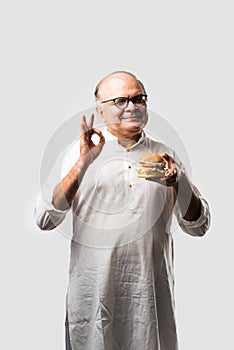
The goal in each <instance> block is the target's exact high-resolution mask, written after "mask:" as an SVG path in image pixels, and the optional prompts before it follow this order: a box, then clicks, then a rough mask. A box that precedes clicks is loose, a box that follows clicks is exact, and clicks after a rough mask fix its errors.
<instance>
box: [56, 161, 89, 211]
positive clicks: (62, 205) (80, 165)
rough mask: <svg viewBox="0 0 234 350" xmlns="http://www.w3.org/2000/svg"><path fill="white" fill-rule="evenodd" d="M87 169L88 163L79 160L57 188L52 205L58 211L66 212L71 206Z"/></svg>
mask: <svg viewBox="0 0 234 350" xmlns="http://www.w3.org/2000/svg"><path fill="white" fill-rule="evenodd" d="M87 168H88V164H87V162H85V161H82V160H78V161H77V162H76V163H75V165H74V166H73V167H72V168H71V170H70V171H69V172H68V174H67V175H66V176H65V177H64V178H63V179H62V181H61V182H60V183H59V184H58V185H57V186H56V187H55V189H54V193H53V201H52V203H53V205H54V207H55V208H56V209H58V210H66V209H68V208H69V207H70V206H71V204H72V202H73V199H74V197H75V194H76V192H77V190H78V188H79V185H80V183H81V180H82V178H83V176H84V174H85V171H86V170H87Z"/></svg>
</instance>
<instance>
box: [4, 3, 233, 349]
mask: <svg viewBox="0 0 234 350" xmlns="http://www.w3.org/2000/svg"><path fill="white" fill-rule="evenodd" d="M1 7H2V9H1V21H0V23H1V24H0V25H1V31H0V32H1V125H2V127H1V205H2V208H1V213H2V217H1V241H2V242H1V254H0V256H1V265H0V266H1V289H0V290H1V298H0V303H1V305H0V310H1V338H0V348H1V349H4V350H13V349H16V348H17V349H24V350H32V349H33V350H42V349H43V350H63V349H64V318H65V296H66V288H67V282H68V264H69V243H70V242H69V240H68V239H67V238H66V237H65V236H64V235H62V234H61V233H60V232H59V231H58V230H54V231H52V232H42V231H40V230H39V229H38V228H37V227H36V225H35V222H34V219H33V210H34V205H35V201H36V198H37V195H38V193H39V190H40V175H39V174H40V168H41V161H42V158H43V154H44V152H45V149H46V147H47V144H48V142H49V140H50V139H51V137H52V135H53V134H54V133H55V131H56V130H57V129H58V127H59V126H60V125H62V124H63V123H64V122H65V121H66V120H68V119H69V118H71V117H72V116H73V115H75V114H76V113H78V112H80V111H82V110H85V109H87V108H90V107H92V106H93V102H94V99H93V90H94V87H95V84H96V83H97V82H98V81H99V80H100V79H101V78H102V77H103V76H104V75H106V74H108V73H110V72H111V71H113V70H119V69H123V70H129V71H131V72H132V73H134V74H136V75H137V76H138V77H139V78H140V79H141V80H142V81H143V83H144V84H145V86H146V89H147V92H148V94H149V107H150V108H151V109H152V110H153V111H155V112H157V113H158V114H159V115H161V116H162V117H163V118H165V120H167V121H168V123H169V124H170V125H171V126H172V127H173V128H174V130H176V132H177V133H178V135H179V136H180V138H181V140H183V142H184V145H185V148H186V150H187V152H188V154H189V158H190V161H191V164H192V180H193V182H194V183H195V184H196V185H197V186H198V188H199V189H200V190H201V192H202V193H203V194H204V196H205V197H206V198H207V200H208V201H209V203H210V206H211V213H212V225H211V228H210V230H209V232H208V233H207V235H206V236H205V237H203V238H193V237H189V236H188V235H186V234H184V233H183V232H182V231H181V230H179V229H177V230H175V232H174V240H175V272H176V284H175V290H176V313H177V322H178V332H179V340H180V349H181V350H197V349H199V350H207V349H211V350H220V349H232V348H234V340H233V321H232V315H233V312H234V310H233V295H234V283H233V278H234V277H233V265H234V264H233V263H234V257H233V243H234V239H233V232H232V231H233V227H232V226H233V225H232V219H233V215H232V208H233V203H232V198H233V160H232V154H233V145H232V144H231V140H232V134H233V128H232V127H231V121H232V119H233V115H234V113H233V112H234V108H233V80H234V74H233V73H234V71H233V62H234V54H233V30H234V26H233V16H232V3H231V1H227V0H224V1H209V0H203V1H201V0H198V1H185V0H178V1H145V2H140V1H128V2H124V1H118V2H108V1H98V2H96V3H95V2H91V1H86V2H77V1H66V2H65V1H51V0H49V1H48V0H47V1H43V0H42V1H26V0H23V1H20V2H17V1H12V2H8V3H7V2H5V4H2V6H1ZM78 132H79V125H77V133H78Z"/></svg>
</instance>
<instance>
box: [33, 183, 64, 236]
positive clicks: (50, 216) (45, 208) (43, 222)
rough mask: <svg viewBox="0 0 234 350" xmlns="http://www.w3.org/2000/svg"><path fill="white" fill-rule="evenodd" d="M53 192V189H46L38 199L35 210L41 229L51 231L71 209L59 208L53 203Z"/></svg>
mask: <svg viewBox="0 0 234 350" xmlns="http://www.w3.org/2000/svg"><path fill="white" fill-rule="evenodd" d="M52 198H53V192H52V191H51V190H47V191H44V192H43V194H40V195H39V196H38V199H37V203H36V207H35V210H34V217H35V220H36V224H37V225H38V226H39V227H40V229H42V230H45V231H47V230H48V231H49V230H53V229H54V228H55V227H57V226H58V225H59V224H60V223H61V222H62V221H63V220H64V219H65V217H66V214H67V213H68V211H69V210H70V208H68V209H67V210H58V209H56V208H55V207H54V206H53V204H52Z"/></svg>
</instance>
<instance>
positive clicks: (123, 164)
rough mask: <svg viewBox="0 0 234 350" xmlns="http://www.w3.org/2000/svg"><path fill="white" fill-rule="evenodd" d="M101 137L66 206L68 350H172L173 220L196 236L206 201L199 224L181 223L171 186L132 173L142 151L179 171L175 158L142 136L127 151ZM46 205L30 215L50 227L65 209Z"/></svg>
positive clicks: (204, 225) (204, 221)
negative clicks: (69, 228)
mask: <svg viewBox="0 0 234 350" xmlns="http://www.w3.org/2000/svg"><path fill="white" fill-rule="evenodd" d="M105 138H106V143H105V145H104V147H103V150H102V152H101V154H100V155H99V156H98V158H97V159H96V160H95V161H94V162H93V163H92V165H91V166H90V167H89V168H88V170H87V172H86V174H85V176H84V178H83V180H82V182H81V185H80V188H79V190H78V191H77V194H76V196H75V199H74V201H73V204H72V213H73V239H72V241H71V257H70V277H69V287H68V293H67V312H68V322H69V333H70V340H71V345H72V349H73V350H176V349H178V340H177V332H176V322H175V313H174V311H175V303H174V274H173V238H172V232H171V222H172V215H173V212H174V214H175V215H176V217H177V220H178V222H179V225H180V226H181V228H182V229H183V230H184V231H185V232H186V233H188V234H191V235H194V236H202V235H203V234H204V233H205V232H206V231H207V229H208V226H209V207H208V204H207V202H206V201H205V200H204V199H203V198H202V197H201V201H202V212H201V216H200V217H199V219H198V220H197V221H194V222H188V221H185V220H183V219H182V218H181V214H180V211H179V207H178V205H177V203H176V204H175V199H174V196H173V190H172V188H170V187H166V186H162V185H159V184H158V183H156V182H152V181H147V180H145V179H140V178H138V177H137V173H136V171H135V170H136V162H137V161H138V160H139V158H140V156H141V155H142V154H143V153H145V152H149V151H152V152H154V153H162V152H168V153H169V154H171V155H172V156H173V157H174V158H175V159H176V160H177V162H178V166H179V167H182V164H181V162H180V161H179V160H178V158H177V156H176V154H175V153H174V152H172V150H170V149H169V148H168V147H166V146H165V145H163V144H161V143H159V142H156V141H153V140H151V139H149V138H148V137H146V136H145V134H144V133H143V135H142V137H141V139H140V140H139V142H138V143H137V144H135V145H134V146H133V147H131V148H130V149H128V150H127V149H126V148H124V147H122V146H121V145H119V144H118V141H117V139H116V138H114V137H113V136H112V135H110V134H109V133H108V132H105ZM76 147H77V145H75V147H74V148H73V150H72V151H71V153H70V154H74V150H76ZM75 157H76V158H75V159H74V162H75V160H76V159H77V158H78V154H77V153H75ZM67 159H70V160H71V159H72V157H70V156H69V155H68V157H67ZM68 164H69V161H68V162H67V165H66V162H65V168H66V167H67V166H68ZM69 167H71V165H69ZM69 167H68V168H67V170H69ZM194 189H195V191H196V192H197V193H198V191H197V189H196V188H195V187H194ZM199 195H200V194H199ZM47 201H49V202H50V203H49V204H48V203H47V202H46V201H45V199H43V198H42V197H41V198H39V201H38V205H37V208H36V216H37V223H38V225H39V226H40V227H41V228H42V229H45V230H50V229H53V228H54V227H56V226H58V225H59V224H60V223H61V222H62V221H63V220H64V218H65V216H66V213H67V211H64V212H63V211H59V210H56V209H55V208H54V207H53V205H52V204H51V199H50V200H49V199H48V200H47Z"/></svg>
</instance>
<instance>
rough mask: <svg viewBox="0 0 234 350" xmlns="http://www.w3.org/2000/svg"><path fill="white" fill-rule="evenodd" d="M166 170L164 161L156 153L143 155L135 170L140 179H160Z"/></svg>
mask: <svg viewBox="0 0 234 350" xmlns="http://www.w3.org/2000/svg"><path fill="white" fill-rule="evenodd" d="M167 170H168V166H167V162H166V160H165V159H164V158H163V157H162V156H160V154H157V153H145V154H143V155H142V157H141V158H140V161H139V166H138V168H137V169H136V171H137V174H138V177H142V178H146V179H148V178H160V177H163V176H165V174H166V172H167Z"/></svg>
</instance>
